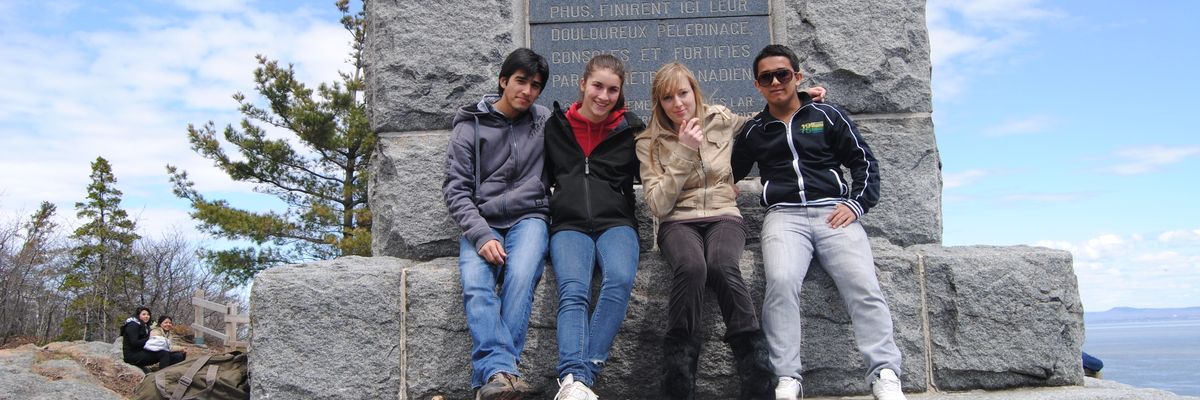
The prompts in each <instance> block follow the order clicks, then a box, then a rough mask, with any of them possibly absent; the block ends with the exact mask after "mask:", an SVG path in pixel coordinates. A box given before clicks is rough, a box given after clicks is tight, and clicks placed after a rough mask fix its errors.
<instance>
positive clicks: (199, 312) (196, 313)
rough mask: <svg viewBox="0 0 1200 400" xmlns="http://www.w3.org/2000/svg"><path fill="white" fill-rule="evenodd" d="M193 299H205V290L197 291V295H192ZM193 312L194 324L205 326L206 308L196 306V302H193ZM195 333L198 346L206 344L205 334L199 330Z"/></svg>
mask: <svg viewBox="0 0 1200 400" xmlns="http://www.w3.org/2000/svg"><path fill="white" fill-rule="evenodd" d="M192 297H194V298H197V299H204V289H196V294H195V295H192ZM192 310H193V311H192V324H193V325H204V308H202V307H200V306H199V305H197V304H196V302H194V301H193V302H192ZM195 332H196V339H197V340H196V344H202V343H204V332H201V331H200V330H198V329H197V330H195Z"/></svg>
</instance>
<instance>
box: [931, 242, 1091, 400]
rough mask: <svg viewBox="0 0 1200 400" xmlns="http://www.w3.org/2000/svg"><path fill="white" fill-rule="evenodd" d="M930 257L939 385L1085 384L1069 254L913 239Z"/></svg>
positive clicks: (1079, 307)
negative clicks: (935, 243) (921, 242)
mask: <svg viewBox="0 0 1200 400" xmlns="http://www.w3.org/2000/svg"><path fill="white" fill-rule="evenodd" d="M910 250H913V251H915V252H917V253H918V254H921V256H922V257H923V258H924V265H925V273H926V275H927V278H926V279H927V293H928V296H927V301H928V304H929V311H928V313H929V324H930V326H931V329H930V336H931V342H932V348H931V349H930V350H931V354H932V359H933V368H934V382H935V385H936V386H937V387H938V388H939V389H941V390H970V389H1007V388H1014V387H1028V386H1066V385H1080V384H1082V383H1083V371H1082V370H1081V369H1080V368H1079V365H1080V364H1079V354H1080V348H1081V346H1082V345H1083V339H1084V326H1083V307H1082V305H1081V303H1080V300H1079V288H1078V284H1077V282H1076V278H1075V273H1074V270H1073V269H1072V267H1071V253H1068V252H1066V251H1062V250H1052V249H1047V248H1042V247H1030V246H1012V247H994V246H966V247H950V248H945V247H940V246H930V245H922V246H914V247H912V248H910Z"/></svg>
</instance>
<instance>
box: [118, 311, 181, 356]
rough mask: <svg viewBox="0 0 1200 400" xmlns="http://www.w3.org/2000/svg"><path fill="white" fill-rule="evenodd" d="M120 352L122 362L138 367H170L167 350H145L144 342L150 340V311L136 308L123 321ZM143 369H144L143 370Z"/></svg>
mask: <svg viewBox="0 0 1200 400" xmlns="http://www.w3.org/2000/svg"><path fill="white" fill-rule="evenodd" d="M121 336H122V337H123V338H122V340H121V343H122V350H123V353H124V360H125V362H126V363H129V364H131V365H134V366H138V367H145V366H148V365H151V364H155V363H157V364H158V368H159V369H162V368H166V367H167V366H169V365H171V352H169V351H167V350H165V349H164V350H147V349H146V342H147V341H149V340H150V309H149V308H146V307H138V309H137V311H135V312H134V313H133V316H132V317H129V319H126V320H125V326H123V327H121ZM143 369H144V368H143Z"/></svg>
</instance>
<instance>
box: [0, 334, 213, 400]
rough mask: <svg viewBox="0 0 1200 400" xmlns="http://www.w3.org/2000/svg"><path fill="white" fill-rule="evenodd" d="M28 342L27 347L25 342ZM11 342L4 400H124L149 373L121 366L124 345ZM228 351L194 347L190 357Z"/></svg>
mask: <svg viewBox="0 0 1200 400" xmlns="http://www.w3.org/2000/svg"><path fill="white" fill-rule="evenodd" d="M22 342H24V343H22ZM30 342H31V341H30V340H18V341H17V343H13V342H12V341H10V342H9V343H6V345H5V346H4V347H5V348H4V349H3V350H0V400H18V399H20V400H25V399H29V400H109V399H113V400H123V399H126V398H128V397H129V396H131V395H132V394H133V391H134V389H135V388H137V385H138V384H139V383H141V381H142V378H144V377H145V374H144V373H143V372H142V370H141V369H139V368H138V367H134V366H132V365H129V364H126V363H124V362H123V361H121V345H120V343H119V342H118V343H116V344H113V343H105V342H86V341H82V340H80V341H75V342H55V343H50V344H47V345H45V346H41V347H39V346H37V345H35V344H33V343H30ZM223 352H225V349H224V348H221V347H213V348H203V347H193V346H189V349H188V357H189V358H192V357H200V356H202V355H204V354H219V353H223Z"/></svg>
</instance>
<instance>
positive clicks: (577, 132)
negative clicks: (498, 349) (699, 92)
mask: <svg viewBox="0 0 1200 400" xmlns="http://www.w3.org/2000/svg"><path fill="white" fill-rule="evenodd" d="M624 84H625V66H624V64H622V63H621V60H619V59H617V58H616V57H613V56H612V55H609V54H603V55H597V56H595V57H592V59H591V60H590V61H588V63H587V66H586V67H584V73H583V79H581V80H580V82H579V90H580V92H581V94H582V96H581V100H580V101H579V102H576V103H574V104H571V106H570V107H569V108H568V109H567V110H565V111H564V110H563V109H562V108H561V107H560V106H559V104H558V103H555V104H554V114H553V116H551V117H550V120H549V121H547V123H546V131H545V135H546V164H545V168H546V171H547V172H548V173H549V176H550V182H551V187H552V189H553V194H552V195H551V197H550V216H551V223H550V259H551V262H552V263H553V264H554V275H555V277H556V278H557V280H558V296H559V299H558V357H559V358H558V360H559V364H558V376H559V386H560V388H559V392H558V395H557V396H555V399H556V400H561V399H569V400H595V399H596V394H595V393H594V392H592V390H591V388H590V387H591V386H592V385H593V384H594V383H595V379H596V376H597V375H599V374H600V371H601V369H603V367H604V361H605V360H607V359H608V354H609V350H610V348H611V347H612V343H613V339H614V338H616V335H617V330H619V329H620V327H621V323H622V322H623V321H624V320H625V311H626V310H627V308H628V305H629V294H630V292H631V291H632V290H633V279H634V275H635V273H636V272H637V266H638V253H639V251H640V248H639V246H638V236H637V218H636V217H635V216H634V197H633V181H634V177H636V176H637V175H638V159H637V153H636V152H635V149H634V146H635V145H634V134H636V133H638V132H641V131H642V130H644V129H646V126H645V124H644V123H642V121H641V120H640V119H638V117H637V116H636V115H634V114H633V113H626V112H625V93H624ZM597 269H599V271H600V274H601V283H600V293H599V294H598V295H597V297H596V299H595V304H594V306H595V307H594V309H593V310H592V312H591V315H590V316H589V315H588V314H589V313H588V310H589V308H593V307H592V306H593V303H592V296H591V294H592V293H591V287H592V274H593V272H595V271H596V270H597Z"/></svg>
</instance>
